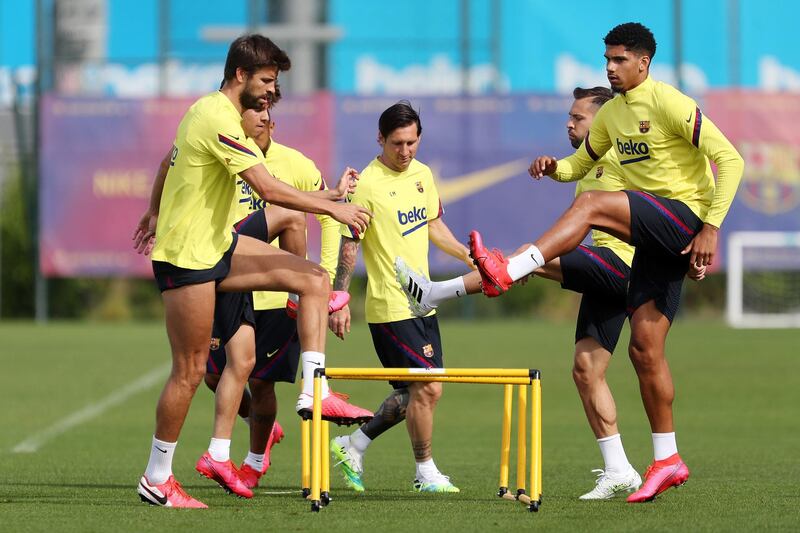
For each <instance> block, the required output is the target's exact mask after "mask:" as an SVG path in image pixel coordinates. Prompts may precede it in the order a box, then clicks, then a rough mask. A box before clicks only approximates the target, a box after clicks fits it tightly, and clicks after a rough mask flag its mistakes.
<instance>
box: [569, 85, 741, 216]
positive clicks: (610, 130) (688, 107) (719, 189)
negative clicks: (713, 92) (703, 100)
mask: <svg viewBox="0 0 800 533" xmlns="http://www.w3.org/2000/svg"><path fill="white" fill-rule="evenodd" d="M610 149H613V150H616V154H617V156H618V157H619V162H620V165H621V168H622V171H623V173H624V176H625V180H626V182H627V186H626V188H628V189H633V190H640V191H646V192H649V193H652V194H656V195H659V196H663V197H665V198H671V199H674V200H680V201H681V202H683V203H685V204H686V206H687V207H689V209H691V210H692V211H693V212H694V213H695V214H696V215H697V216H698V217H699V218H700V219H701V220H703V222H707V223H709V224H712V225H713V226H716V227H719V226H720V224H722V221H723V219H724V218H725V215H726V214H727V213H728V209H729V208H730V205H731V202H732V201H733V197H734V195H735V194H736V189H737V187H738V186H739V181H740V180H741V177H742V171H743V170H744V162H743V161H742V157H741V156H740V155H739V153H738V152H737V151H736V149H735V148H734V147H733V145H732V144H731V143H730V142H729V141H728V139H726V138H725V136H724V135H723V134H722V133H721V132H720V131H719V129H718V128H717V127H716V126H715V125H714V123H713V122H711V121H710V120H709V119H708V117H706V116H704V115H703V113H702V112H701V111H700V108H699V107H698V106H697V103H695V101H694V100H692V99H691V98H689V97H688V96H686V95H684V94H682V93H681V92H680V91H678V90H677V89H675V88H674V87H671V86H669V85H667V84H665V83H661V82H656V81H653V80H652V79H651V78H650V77H648V78H647V79H646V80H645V81H644V82H643V83H642V84H641V85H639V86H637V87H635V88H634V89H631V90H630V91H627V92H626V93H625V94H619V95H617V96H616V97H615V98H614V99H612V100H611V101H609V102H606V103H605V104H603V106H602V107H601V108H600V110H599V111H598V112H597V114H596V115H595V117H594V122H592V127H591V128H590V129H589V134H588V135H587V136H586V140H585V141H584V142H583V144H582V145H581V146H580V148H578V150H577V151H576V152H575V153H574V154H573V155H571V156H569V157H567V158H565V159H561V160H559V161H558V169H557V171H556V173H555V174H554V177H555V178H556V179H558V180H560V181H570V180H571V179H579V178H577V177H576V176H580V177H582V176H584V175H585V174H586V173H587V171H589V169H590V168H591V167H592V165H594V162H595V161H597V160H598V159H600V157H602V156H603V155H604V154H605V153H606V152H607V151H608V150H610ZM709 159H710V160H712V161H714V163H716V165H717V181H716V186H715V183H714V175H713V173H712V172H711V165H710V164H709Z"/></svg>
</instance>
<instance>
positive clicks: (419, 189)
mask: <svg viewBox="0 0 800 533" xmlns="http://www.w3.org/2000/svg"><path fill="white" fill-rule="evenodd" d="M417 190H418V191H419V192H425V189H423V188H422V182H421V181H418V182H417Z"/></svg>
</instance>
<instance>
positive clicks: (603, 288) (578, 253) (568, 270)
mask: <svg viewBox="0 0 800 533" xmlns="http://www.w3.org/2000/svg"><path fill="white" fill-rule="evenodd" d="M560 263H561V274H562V276H563V279H564V281H563V283H562V284H561V286H562V287H563V288H565V289H569V290H572V291H575V292H580V293H583V297H582V298H581V307H580V311H579V312H578V320H577V323H576V325H575V342H576V343H577V342H578V341H580V340H582V339H585V338H586V337H591V338H593V339H594V340H596V341H597V342H598V343H600V345H601V346H602V347H603V348H605V349H606V350H608V351H609V352H611V353H614V349H615V348H616V347H617V342H618V341H619V336H620V333H621V332H622V326H623V325H624V324H625V316H626V313H625V303H626V294H627V289H628V279H629V277H630V271H631V270H630V268H629V267H628V265H626V264H625V262H624V261H622V259H620V258H619V257H618V256H617V254H615V253H614V252H613V251H611V250H610V249H608V248H602V247H597V246H585V245H580V246H579V247H578V248H576V249H575V250H573V251H572V252H570V253H568V254H566V255H562V256H561V257H560Z"/></svg>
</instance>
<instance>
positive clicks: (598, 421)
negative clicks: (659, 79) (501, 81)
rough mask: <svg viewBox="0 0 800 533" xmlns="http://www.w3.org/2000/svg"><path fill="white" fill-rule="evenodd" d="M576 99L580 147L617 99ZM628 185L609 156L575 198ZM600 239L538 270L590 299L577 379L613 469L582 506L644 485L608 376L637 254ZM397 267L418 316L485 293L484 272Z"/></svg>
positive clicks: (585, 301)
mask: <svg viewBox="0 0 800 533" xmlns="http://www.w3.org/2000/svg"><path fill="white" fill-rule="evenodd" d="M573 96H574V97H575V101H574V102H573V103H572V107H571V108H570V110H569V118H568V120H567V135H568V137H569V140H570V143H571V144H572V147H573V148H578V147H579V146H580V145H581V143H582V142H583V139H584V137H585V136H586V133H587V132H588V131H589V127H590V126H591V124H592V120H593V119H594V115H595V113H597V110H598V109H600V106H602V105H603V104H604V103H605V102H607V101H609V100H611V98H612V97H613V93H612V92H611V90H610V89H607V88H605V87H594V88H592V89H581V88H576V89H575V90H574V91H573ZM624 185H625V183H624V181H623V179H622V172H621V169H620V166H619V162H618V161H617V158H616V157H615V156H614V154H613V153H612V152H609V153H607V154H606V155H605V156H603V158H602V159H600V160H599V161H598V162H597V164H596V165H595V166H594V167H592V168H591V169H590V170H589V172H588V173H587V174H586V176H585V179H581V180H580V181H578V185H577V187H576V189H575V194H576V195H577V194H580V193H581V192H584V191H588V190H606V191H618V190H621V189H623V188H624ZM592 241H593V246H583V245H582V246H580V247H579V248H578V249H576V250H574V251H572V252H569V253H568V254H566V255H564V256H562V257H559V258H556V259H554V260H552V261H549V262H548V263H547V264H545V265H544V267H542V268H539V269H537V270H536V271H535V274H536V275H537V276H540V277H543V278H545V279H551V280H554V281H557V282H559V283H561V286H562V287H563V288H565V289H569V290H573V291H576V292H579V293H582V297H581V305H580V311H579V313H578V321H577V325H576V331H575V355H574V365H573V370H572V375H573V378H574V380H575V385H576V386H577V388H578V393H579V395H580V397H581V401H582V403H583V408H584V411H585V413H586V418H587V419H588V421H589V425H590V426H591V428H592V431H593V432H594V435H595V438H596V439H597V443H598V445H599V447H600V452H601V454H602V456H603V460H604V463H605V466H604V468H603V469H602V470H599V472H600V475H599V476H598V477H597V480H596V484H595V487H594V489H592V490H591V491H589V492H587V493H586V494H584V495H582V496H581V497H580V498H581V499H582V500H600V499H608V498H613V497H614V496H616V495H617V494H624V493H630V492H633V491H635V490H636V489H638V488H639V486H640V485H641V484H642V480H641V478H640V477H639V474H638V473H637V472H636V470H635V469H634V468H633V466H631V464H630V462H629V461H628V457H627V456H626V454H625V449H624V447H623V446H622V438H621V436H620V433H619V429H618V427H617V412H616V406H615V403H614V397H613V396H612V394H611V390H610V389H609V386H608V383H607V382H606V377H605V376H606V369H607V368H608V364H609V362H610V361H611V354H612V353H613V352H614V348H615V347H616V345H617V341H618V340H619V335H620V332H621V331H622V325H623V323H624V321H625V292H626V289H627V284H628V278H629V275H630V264H631V259H632V258H633V248H632V247H631V246H630V245H628V244H626V243H624V242H622V241H620V240H619V239H616V238H614V237H612V236H611V235H608V234H607V233H603V232H601V231H596V230H595V231H593V232H592ZM395 267H396V271H397V280H398V282H399V283H400V285H401V287H403V291H404V292H405V294H406V297H407V298H408V302H409V306H410V308H411V311H412V312H413V313H414V314H415V315H416V316H424V315H426V314H427V313H429V312H430V310H431V309H433V308H436V307H438V306H439V305H440V304H441V303H442V302H443V301H445V300H449V299H451V298H457V297H460V296H464V295H465V294H476V293H480V292H481V288H480V280H481V278H480V274H479V273H478V272H471V273H469V274H467V275H465V276H462V277H461V278H456V279H455V280H452V281H450V282H430V281H429V280H428V279H427V278H426V277H425V276H423V275H422V274H421V273H418V272H414V271H413V270H412V269H410V268H409V267H408V265H406V263H405V261H403V260H402V258H398V259H397V261H396V265H395Z"/></svg>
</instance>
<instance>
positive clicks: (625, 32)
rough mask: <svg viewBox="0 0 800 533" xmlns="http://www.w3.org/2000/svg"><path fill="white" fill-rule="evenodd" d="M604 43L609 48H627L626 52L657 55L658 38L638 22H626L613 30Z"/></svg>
mask: <svg viewBox="0 0 800 533" xmlns="http://www.w3.org/2000/svg"><path fill="white" fill-rule="evenodd" d="M603 42H604V43H605V44H606V45H608V46H619V45H622V46H624V47H625V50H630V51H631V52H636V53H637V54H644V55H648V56H650V59H653V56H655V55H656V38H655V37H653V32H651V31H650V29H649V28H647V27H646V26H643V25H642V24H639V23H638V22H626V23H625V24H620V25H619V26H615V27H614V28H612V29H611V31H610V32H608V34H607V35H606V36H605V39H603Z"/></svg>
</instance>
